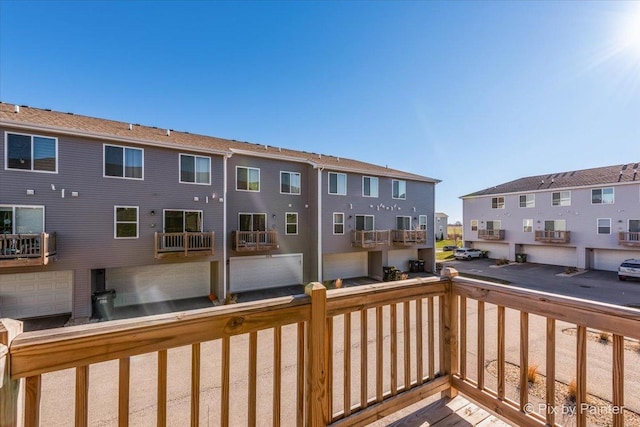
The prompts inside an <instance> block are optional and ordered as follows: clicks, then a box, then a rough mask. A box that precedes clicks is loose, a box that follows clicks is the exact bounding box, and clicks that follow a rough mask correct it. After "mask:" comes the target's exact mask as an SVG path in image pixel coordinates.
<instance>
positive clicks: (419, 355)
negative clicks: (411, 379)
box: [415, 299, 424, 385]
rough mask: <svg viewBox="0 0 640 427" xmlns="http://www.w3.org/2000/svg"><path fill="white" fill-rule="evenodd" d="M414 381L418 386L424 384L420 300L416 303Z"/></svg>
mask: <svg viewBox="0 0 640 427" xmlns="http://www.w3.org/2000/svg"><path fill="white" fill-rule="evenodd" d="M415 302H416V371H417V372H416V379H417V383H418V385H420V384H422V383H423V382H424V370H423V366H424V356H423V354H422V299H417V300H416V301H415Z"/></svg>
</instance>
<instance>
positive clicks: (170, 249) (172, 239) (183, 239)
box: [154, 232, 214, 259]
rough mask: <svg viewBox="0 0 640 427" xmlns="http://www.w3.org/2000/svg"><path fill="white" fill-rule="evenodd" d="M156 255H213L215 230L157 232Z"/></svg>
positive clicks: (155, 240) (157, 256)
mask: <svg viewBox="0 0 640 427" xmlns="http://www.w3.org/2000/svg"><path fill="white" fill-rule="evenodd" d="M154 248H155V251H154V256H155V257H156V258H158V259H160V258H167V257H191V256H211V255H213V254H214V251H213V250H214V241H213V232H199V233H193V232H191V233H156V234H155V238H154Z"/></svg>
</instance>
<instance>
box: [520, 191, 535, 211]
mask: <svg viewBox="0 0 640 427" xmlns="http://www.w3.org/2000/svg"><path fill="white" fill-rule="evenodd" d="M535 206H536V195H535V194H522V195H521V196H520V207H521V208H534V207H535Z"/></svg>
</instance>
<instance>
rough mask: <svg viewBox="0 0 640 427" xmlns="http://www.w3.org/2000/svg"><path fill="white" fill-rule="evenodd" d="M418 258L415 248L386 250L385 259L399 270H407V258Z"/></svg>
mask: <svg viewBox="0 0 640 427" xmlns="http://www.w3.org/2000/svg"><path fill="white" fill-rule="evenodd" d="M410 259H418V250H417V249H394V250H391V251H389V252H388V255H387V261H388V263H389V266H393V267H395V268H397V269H398V270H401V271H409V260H410Z"/></svg>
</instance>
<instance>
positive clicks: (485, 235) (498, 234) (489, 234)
mask: <svg viewBox="0 0 640 427" xmlns="http://www.w3.org/2000/svg"><path fill="white" fill-rule="evenodd" d="M504 234H505V233H504V230H478V239H484V240H504Z"/></svg>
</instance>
